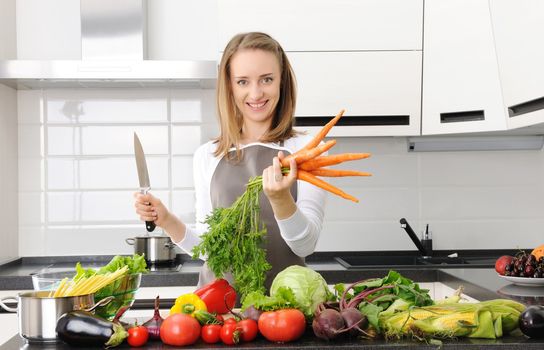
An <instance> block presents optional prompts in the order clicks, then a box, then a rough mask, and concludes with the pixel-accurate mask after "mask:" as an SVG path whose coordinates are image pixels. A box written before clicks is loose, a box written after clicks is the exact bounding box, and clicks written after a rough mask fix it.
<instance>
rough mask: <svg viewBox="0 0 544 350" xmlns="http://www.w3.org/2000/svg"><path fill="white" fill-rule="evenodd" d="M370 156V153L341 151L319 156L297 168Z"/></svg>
mask: <svg viewBox="0 0 544 350" xmlns="http://www.w3.org/2000/svg"><path fill="white" fill-rule="evenodd" d="M368 157H370V153H341V154H332V155H329V156H320V157H316V158H313V159H310V160H307V161H305V162H304V163H302V164H300V166H299V169H302V170H307V171H310V170H314V169H318V168H321V167H324V166H328V165H335V164H340V163H343V162H346V161H350V160H357V159H364V158H368Z"/></svg>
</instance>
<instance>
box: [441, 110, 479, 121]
mask: <svg viewBox="0 0 544 350" xmlns="http://www.w3.org/2000/svg"><path fill="white" fill-rule="evenodd" d="M480 120H485V115H484V111H483V110H479V111H463V112H449V113H440V123H459V122H475V121H480Z"/></svg>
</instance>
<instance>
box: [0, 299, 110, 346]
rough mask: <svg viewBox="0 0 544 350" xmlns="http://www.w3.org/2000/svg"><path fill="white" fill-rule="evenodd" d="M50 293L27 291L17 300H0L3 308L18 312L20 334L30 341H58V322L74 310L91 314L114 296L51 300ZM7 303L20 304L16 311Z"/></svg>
mask: <svg viewBox="0 0 544 350" xmlns="http://www.w3.org/2000/svg"><path fill="white" fill-rule="evenodd" d="M49 294H50V291H37V292H24V293H19V294H18V295H17V297H13V296H8V297H4V298H2V299H0V306H2V307H3V308H4V309H5V310H6V311H9V312H17V315H18V318H19V335H20V336H21V337H23V338H25V339H26V340H27V341H29V342H56V341H58V339H57V332H56V331H55V328H56V327H57V320H58V319H59V317H60V316H62V315H63V314H65V313H67V312H69V311H72V310H86V311H92V310H94V308H96V307H98V306H103V305H106V304H108V303H109V302H110V301H111V300H112V299H113V297H107V298H104V299H102V300H100V301H99V302H98V303H96V304H95V303H94V294H86V295H80V296H74V297H60V298H53V297H49ZM7 300H15V301H17V308H12V307H9V306H7V305H6V304H4V302H5V301H7Z"/></svg>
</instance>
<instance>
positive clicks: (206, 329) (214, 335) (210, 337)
mask: <svg viewBox="0 0 544 350" xmlns="http://www.w3.org/2000/svg"><path fill="white" fill-rule="evenodd" d="M221 328H222V327H221V325H219V324H207V325H204V326H202V333H201V337H202V340H204V342H205V343H208V344H215V343H217V342H218V341H220V340H221V334H220V333H221Z"/></svg>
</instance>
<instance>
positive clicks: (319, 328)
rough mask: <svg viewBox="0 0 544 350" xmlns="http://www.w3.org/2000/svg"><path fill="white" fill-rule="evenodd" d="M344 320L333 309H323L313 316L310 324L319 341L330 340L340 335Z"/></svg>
mask: <svg viewBox="0 0 544 350" xmlns="http://www.w3.org/2000/svg"><path fill="white" fill-rule="evenodd" d="M344 326H345V324H344V319H343V318H342V315H340V313H339V312H338V311H336V310H335V309H325V310H323V311H321V312H319V313H318V314H316V315H315V317H314V320H313V322H312V329H313V330H314V334H315V335H316V336H317V337H318V338H321V339H325V340H331V339H334V338H336V337H337V336H338V335H339V334H341V333H342V330H343V329H344Z"/></svg>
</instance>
